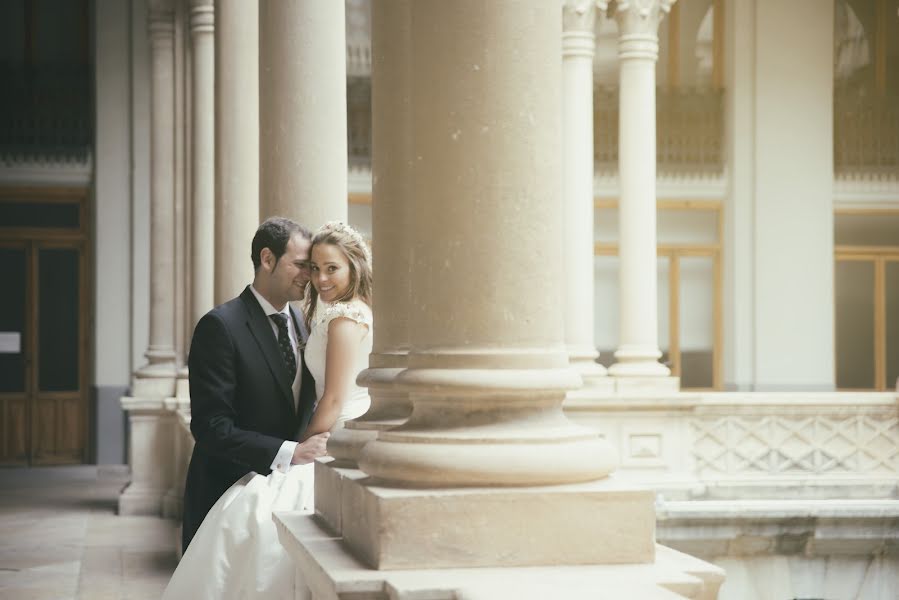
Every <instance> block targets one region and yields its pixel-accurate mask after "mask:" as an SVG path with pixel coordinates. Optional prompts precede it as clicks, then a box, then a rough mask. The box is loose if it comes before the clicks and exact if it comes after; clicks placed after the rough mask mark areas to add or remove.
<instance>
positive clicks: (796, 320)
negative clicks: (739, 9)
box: [752, 0, 834, 390]
mask: <svg viewBox="0 0 899 600" xmlns="http://www.w3.org/2000/svg"><path fill="white" fill-rule="evenodd" d="M755 25H756V36H757V37H756V40H757V43H756V45H755V82H754V85H755V149H754V153H753V160H754V164H755V173H754V180H753V183H754V188H755V191H754V194H753V200H754V210H753V214H752V217H753V220H754V225H755V231H754V239H753V245H754V248H753V255H754V256H753V258H754V295H755V307H754V308H755V328H756V330H755V344H754V346H755V356H754V363H755V378H754V379H755V380H754V387H755V389H758V390H766V389H767V390H773V389H779V390H788V389H803V390H823V389H831V388H832V387H833V385H834V366H833V361H834V359H833V356H834V352H833V350H834V334H833V134H832V122H833V115H832V110H833V109H832V103H831V102H829V101H828V99H829V98H831V97H832V89H833V65H832V58H831V56H832V53H833V1H832V0H793V1H791V2H781V1H780V0H758V1H757V3H756V10H755Z"/></svg>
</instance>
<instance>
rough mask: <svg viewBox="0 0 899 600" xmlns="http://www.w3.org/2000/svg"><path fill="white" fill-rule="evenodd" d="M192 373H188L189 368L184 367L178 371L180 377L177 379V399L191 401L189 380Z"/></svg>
mask: <svg viewBox="0 0 899 600" xmlns="http://www.w3.org/2000/svg"><path fill="white" fill-rule="evenodd" d="M189 375H190V373H188V371H187V367H183V368H181V369H180V370H179V371H178V375H177V376H176V379H175V397H177V398H186V399H188V400H190V380H189V379H188V377H189Z"/></svg>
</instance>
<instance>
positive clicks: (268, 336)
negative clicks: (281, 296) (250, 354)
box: [240, 286, 296, 416]
mask: <svg viewBox="0 0 899 600" xmlns="http://www.w3.org/2000/svg"><path fill="white" fill-rule="evenodd" d="M240 299H241V300H243V303H244V305H245V306H246V307H247V328H248V329H249V330H250V333H251V334H252V336H253V338H254V339H255V340H256V344H258V346H259V349H260V350H261V351H262V356H263V357H264V358H265V362H267V363H268V367H269V369H270V370H271V372H272V376H273V377H274V378H275V380H276V381H277V382H278V387H280V388H281V392H282V393H283V395H284V400H285V401H286V402H287V405H288V406H289V407H290V412H291V414H293V415H294V416H296V408H295V407H294V401H293V390H292V389H291V385H292V384H293V382H292V381H291V380H290V376H289V375H288V373H287V367H286V366H285V365H284V359H283V358H282V357H281V350H280V348H278V341H277V339H275V334H274V332H273V331H272V326H271V323H269V320H268V317H266V316H265V312H264V311H263V310H262V307H261V306H259V302H258V301H257V300H256V296H254V295H253V292H252V291H250V288H249V286H247V288H246V289H245V290H244V291H243V293H242V294H241V295H240Z"/></svg>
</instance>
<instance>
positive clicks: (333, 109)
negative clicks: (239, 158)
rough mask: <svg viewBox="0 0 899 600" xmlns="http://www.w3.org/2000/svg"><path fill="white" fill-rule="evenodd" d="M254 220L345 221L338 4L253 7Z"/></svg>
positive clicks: (283, 0) (286, 2)
mask: <svg viewBox="0 0 899 600" xmlns="http://www.w3.org/2000/svg"><path fill="white" fill-rule="evenodd" d="M259 43H260V46H259V108H260V112H259V126H260V139H261V143H260V149H261V152H262V154H261V156H260V186H261V187H260V195H259V213H260V214H259V216H260V218H261V219H265V218H267V217H270V216H272V215H282V216H285V217H289V218H292V219H295V220H297V221H299V222H301V223H303V224H305V225H306V226H307V227H309V228H310V229H312V230H313V231H314V230H315V229H316V228H318V227H319V226H320V225H321V224H322V223H324V222H325V221H328V220H332V219H340V220H342V221H346V218H347V130H346V23H345V16H344V3H343V2H334V1H333V0H303V1H302V2H297V1H295V0H266V1H265V2H261V3H260V4H259Z"/></svg>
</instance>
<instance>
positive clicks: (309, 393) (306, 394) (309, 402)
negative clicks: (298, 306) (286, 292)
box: [290, 306, 315, 436]
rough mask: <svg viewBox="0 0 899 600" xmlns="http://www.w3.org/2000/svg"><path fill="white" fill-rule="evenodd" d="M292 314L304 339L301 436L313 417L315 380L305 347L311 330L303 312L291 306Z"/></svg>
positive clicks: (299, 417)
mask: <svg viewBox="0 0 899 600" xmlns="http://www.w3.org/2000/svg"><path fill="white" fill-rule="evenodd" d="M290 314H291V316H292V317H293V323H294V325H295V326H296V331H297V333H298V334H299V335H300V338H301V339H302V340H303V344H302V345H301V350H300V352H299V354H300V362H299V367H300V369H301V370H300V377H301V378H302V384H301V385H300V399H299V402H298V403H297V404H298V406H297V413H298V414H297V417H298V419H299V427H300V430H299V431H298V432H297V436H301V435H302V434H303V431H304V430H305V429H306V425H307V424H308V423H309V419H311V418H312V411H313V410H314V409H315V380H314V379H313V378H312V374H311V373H310V372H309V369H308V367H306V356H305V348H306V340H308V339H309V332H308V331H307V329H306V321H305V319H303V318H302V317H303V315H302V313H300V312H298V311H297V310H295V309H294V308H293V306H291V307H290Z"/></svg>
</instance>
